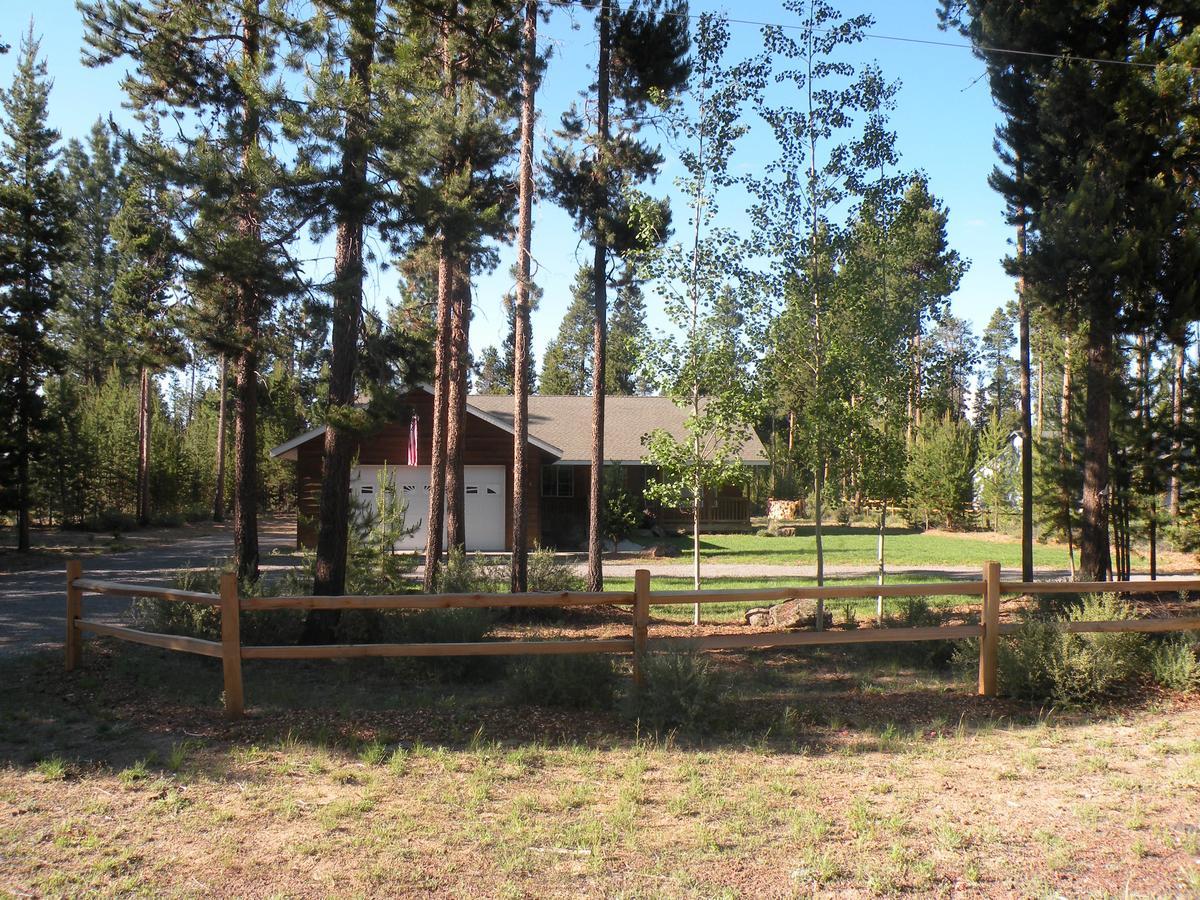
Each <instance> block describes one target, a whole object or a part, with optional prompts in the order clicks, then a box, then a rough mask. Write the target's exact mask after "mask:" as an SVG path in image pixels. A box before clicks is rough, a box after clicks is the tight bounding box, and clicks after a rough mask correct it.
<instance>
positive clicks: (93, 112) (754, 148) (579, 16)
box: [0, 0, 1013, 364]
mask: <svg viewBox="0 0 1200 900" xmlns="http://www.w3.org/2000/svg"><path fill="white" fill-rule="evenodd" d="M835 5H838V6H840V8H841V9H842V11H843V12H844V13H845V14H846V15H856V14H858V13H868V14H870V15H871V16H873V17H874V18H875V20H876V24H875V25H874V26H873V27H872V29H871V32H872V33H873V34H875V35H879V36H880V37H875V38H871V39H868V40H867V41H865V42H864V43H863V44H861V45H859V46H858V47H857V48H855V49H854V51H853V54H852V55H851V56H850V58H851V60H852V61H854V62H864V61H874V62H877V63H878V64H879V65H880V67H881V68H882V69H883V72H884V74H885V75H886V76H887V77H888V78H891V79H898V80H899V81H900V82H901V83H902V86H901V89H900V93H899V96H898V98H897V108H896V110H895V113H894V114H893V116H892V120H891V121H892V126H893V128H894V129H895V131H896V132H897V133H898V145H899V150H900V153H901V157H902V159H901V165H902V167H903V168H905V169H921V170H923V171H924V172H925V173H926V174H927V175H928V177H929V181H930V185H931V188H932V190H933V192H934V193H935V194H936V195H937V196H938V197H940V198H941V199H942V200H943V201H944V202H945V203H946V205H947V207H948V208H949V210H950V220H949V236H950V243H951V246H953V247H954V248H955V249H956V250H957V251H958V252H959V253H960V254H961V255H962V256H963V257H965V258H967V259H969V260H970V262H971V266H970V270H969V271H968V273H967V275H966V276H965V278H964V279H963V282H962V285H961V286H960V288H959V290H958V292H957V293H956V294H955V295H954V297H953V298H952V307H953V310H954V312H955V314H956V315H959V316H962V317H965V318H967V319H969V320H970V321H971V322H972V323H973V325H974V326H975V330H976V333H978V332H979V331H980V330H981V329H982V328H983V326H984V325H985V324H986V322H987V319H988V317H989V316H990V315H991V313H992V311H993V310H994V309H995V308H996V307H997V306H999V305H1001V304H1002V303H1005V302H1007V301H1008V300H1009V298H1011V297H1012V296H1013V283H1012V279H1010V278H1009V277H1008V276H1007V275H1005V274H1004V272H1003V270H1002V268H1001V264H1000V260H1001V259H1002V258H1003V257H1004V256H1005V255H1006V254H1007V253H1008V252H1010V242H1011V232H1010V229H1009V228H1008V227H1007V226H1006V225H1005V224H1004V221H1003V204H1002V203H1001V201H1000V198H999V197H998V196H997V195H996V194H995V193H994V192H993V191H992V190H991V189H990V188H989V187H988V185H987V176H988V173H989V172H990V171H991V169H992V167H993V165H994V163H995V154H994V151H993V149H992V140H993V136H994V130H995V126H996V123H997V113H996V110H995V107H994V105H993V103H992V99H991V95H990V93H989V91H988V86H987V80H986V78H981V77H980V76H981V75H982V74H983V63H982V62H981V61H979V60H977V59H976V58H975V57H974V56H972V54H971V53H970V51H969V50H966V49H960V48H955V47H944V46H932V45H927V44H917V43H908V42H904V41H896V40H887V39H884V38H883V37H882V36H890V37H900V38H909V39H916V40H932V41H942V42H951V43H960V42H961V41H960V39H959V38H958V37H957V36H956V35H951V34H946V33H944V32H940V31H938V29H937V20H936V15H935V0H898V2H869V0H861V2H853V0H842V2H840V3H838V2H837V0H835ZM3 6H4V11H5V16H4V26H3V27H4V31H3V36H4V38H5V39H6V40H8V41H9V42H12V43H14V44H15V43H16V40H17V38H18V36H19V35H18V34H17V33H16V32H18V31H24V29H25V27H26V25H27V23H28V22H29V21H30V19H31V18H32V20H33V23H34V31H35V33H36V34H39V35H41V38H42V54H43V56H44V57H45V58H46V60H47V62H48V65H49V68H50V73H51V75H52V77H53V78H54V82H55V84H54V91H53V94H52V95H51V119H52V122H53V124H54V125H55V127H57V128H58V129H60V130H61V132H62V133H63V136H64V137H72V136H79V137H82V136H83V135H85V134H86V132H87V130H88V128H89V127H90V126H91V123H92V122H93V121H95V119H96V117H97V116H101V115H107V114H108V113H109V112H110V111H115V113H116V115H117V117H118V119H121V118H124V116H123V115H122V113H121V112H120V107H121V103H122V100H123V97H122V94H121V91H120V88H119V84H118V83H119V79H120V75H121V66H120V64H117V65H114V66H110V67H108V68H105V69H101V70H90V69H86V68H84V67H83V66H82V65H81V64H80V62H79V49H80V46H81V33H82V28H81V25H80V19H79V14H78V13H77V12H76V10H75V6H74V3H73V2H72V0H36V2H35V0H3ZM705 10H713V11H723V12H726V13H727V14H729V15H730V16H731V17H732V18H734V19H746V20H755V21H769V22H775V23H779V24H798V20H797V19H796V17H795V16H792V15H790V14H788V13H787V12H786V11H785V10H784V9H783V8H782V6H781V5H780V4H778V3H774V2H768V0H744V2H742V3H739V4H737V5H736V6H729V5H727V4H722V3H716V2H712V0H692V3H691V12H692V13H693V14H695V13H699V12H701V11H705ZM573 23H574V24H576V25H578V27H577V28H573V27H572V25H573ZM730 31H731V44H730V55H731V57H732V58H741V57H743V56H749V55H750V54H752V53H754V52H755V51H757V50H758V49H759V46H760V31H759V28H758V27H757V26H754V25H750V24H739V23H737V22H733V23H731V25H730ZM541 38H542V42H543V44H544V45H548V46H551V47H552V48H553V58H552V60H551V63H550V68H549V70H548V72H547V77H546V79H545V82H544V85H543V89H542V91H541V93H540V95H539V98H538V101H539V106H540V108H541V119H540V121H539V124H538V140H539V143H540V144H541V146H542V148H544V146H545V138H546V137H547V136H548V135H549V133H550V132H552V131H553V129H554V128H555V127H557V125H558V121H559V116H560V114H561V112H562V111H563V110H564V109H565V108H566V107H567V106H568V105H569V104H570V103H571V101H572V100H573V99H575V97H576V96H577V93H578V90H579V88H580V86H582V85H586V84H587V83H588V82H589V81H590V78H591V74H590V70H589V69H588V66H589V64H590V63H591V61H592V60H593V59H594V57H595V54H596V42H595V31H594V28H593V27H592V20H591V16H590V14H588V13H586V12H584V11H583V10H580V9H574V10H570V9H569V10H556V11H555V12H554V14H553V17H552V20H551V21H550V23H548V24H546V25H543V26H542V33H541ZM14 50H15V47H14ZM14 57H15V53H10V54H9V55H8V56H3V57H0V83H3V84H5V85H7V84H8V83H9V81H10V79H11V76H12V69H13V64H14ZM750 121H751V126H752V130H751V133H750V134H749V135H748V136H747V137H746V138H744V139H743V145H742V148H741V150H740V152H739V156H738V161H739V163H740V164H741V165H744V166H751V167H752V166H754V165H756V164H758V163H759V162H761V161H762V160H764V159H765V158H766V157H767V155H768V154H770V153H771V152H773V149H774V148H773V145H772V144H771V142H770V141H769V140H766V135H765V129H762V128H761V127H758V125H757V123H755V122H754V121H753V119H752V118H751V120H750ZM539 155H540V153H539ZM673 168H674V165H673V163H672V161H671V160H670V159H668V163H667V167H666V170H665V171H664V173H663V175H662V176H661V177H660V178H659V179H658V183H657V185H655V186H654V187H653V191H654V192H655V193H657V194H669V193H671V188H672V185H671V182H672V169H673ZM722 211H723V215H724V217H725V218H724V219H723V224H727V225H730V226H731V227H735V228H736V227H740V226H741V224H742V222H743V221H744V220H743V217H742V213H741V210H739V209H736V208H735V204H733V203H731V202H730V200H726V201H725V202H724V204H723V205H722ZM684 216H685V213H684V211H683V210H682V209H680V208H679V206H678V204H676V218H677V221H681V220H682V219H683V217H684ZM534 217H535V232H534V239H533V253H534V257H535V259H536V260H537V263H538V272H537V281H538V283H539V284H540V285H541V287H542V288H543V289H544V291H545V296H544V298H543V300H542V305H541V309H540V310H539V311H538V312H536V313H535V315H534V321H533V333H534V350H535V353H536V354H537V357H538V360H539V364H540V360H541V356H542V349H543V348H544V346H545V344H546V342H547V341H548V340H549V339H550V338H552V337H553V335H554V332H555V331H556V330H557V327H558V322H559V320H560V319H561V316H562V313H563V311H564V310H565V308H566V306H567V303H568V302H569V299H570V295H569V287H570V284H571V282H572V280H573V278H574V274H575V271H576V269H577V268H578V265H579V262H580V261H581V260H583V259H584V258H586V257H588V256H589V253H588V251H589V248H588V247H586V246H583V245H580V243H579V240H578V237H577V235H576V234H575V233H574V228H573V226H572V224H571V222H570V220H569V219H568V218H567V216H566V215H565V214H564V213H563V212H562V211H561V210H559V209H557V208H555V207H554V206H553V204H551V203H549V202H547V201H542V202H539V203H538V204H537V206H536V207H535V212H534ZM328 250H329V248H328V247H323V248H318V249H317V250H316V252H315V253H314V254H313V255H314V256H317V257H324V258H328V256H329V253H328ZM512 258H513V257H512V253H511V250H509V249H508V248H505V249H504V250H503V251H502V252H501V262H500V265H499V266H498V267H497V269H496V270H495V272H494V273H492V274H491V275H487V276H483V277H481V278H480V279H478V280H477V283H476V294H475V307H476V316H475V319H474V322H473V323H472V341H471V343H472V346H473V348H474V350H475V351H476V352H477V353H478V351H479V350H481V349H482V348H483V347H485V346H487V345H488V344H493V343H499V341H500V338H501V334H502V331H503V329H504V327H505V322H504V316H503V312H502V310H501V302H500V300H501V297H502V296H503V294H504V292H505V291H506V290H508V289H510V288H511V286H512V280H511V277H510V276H509V266H510V264H511V261H512ZM325 265H327V263H326V264H325ZM321 266H322V263H321V262H318V263H316V267H315V272H316V273H321V272H322V271H323V270H322V268H321ZM370 292H371V295H372V297H371V302H373V303H375V304H382V303H383V302H385V301H386V299H387V298H389V297H392V298H394V297H395V294H396V290H395V280H394V275H393V274H392V273H390V272H384V273H382V274H377V275H375V276H374V277H373V278H372V280H371V287H370ZM646 300H647V307H648V312H649V320H650V324H651V326H652V327H656V328H662V327H666V323H665V321H664V319H663V317H662V315H661V313H660V312H659V310H658V309H657V304H656V302H655V298H654V294H653V290H652V289H650V290H647V294H646Z"/></svg>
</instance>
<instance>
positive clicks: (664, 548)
mask: <svg viewBox="0 0 1200 900" xmlns="http://www.w3.org/2000/svg"><path fill="white" fill-rule="evenodd" d="M646 555H647V556H649V557H650V558H651V559H667V558H669V557H675V556H681V555H682V553H681V551H680V549H679V548H678V547H676V546H675V545H674V544H655V545H654V546H653V547H651V548H650V549H649V550H647V551H646Z"/></svg>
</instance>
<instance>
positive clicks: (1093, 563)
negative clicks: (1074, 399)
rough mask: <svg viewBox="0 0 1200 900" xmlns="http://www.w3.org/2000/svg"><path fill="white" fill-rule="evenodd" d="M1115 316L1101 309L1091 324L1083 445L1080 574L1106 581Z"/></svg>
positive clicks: (1093, 316)
mask: <svg viewBox="0 0 1200 900" xmlns="http://www.w3.org/2000/svg"><path fill="white" fill-rule="evenodd" d="M1112 343H1113V331H1112V317H1111V315H1108V314H1107V313H1105V312H1104V311H1102V310H1100V309H1097V310H1095V312H1094V313H1093V314H1092V316H1091V318H1090V321H1089V322H1088V330H1087V343H1086V364H1087V375H1086V390H1087V398H1086V400H1085V410H1086V417H1087V423H1088V427H1087V429H1086V430H1085V435H1084V442H1083V520H1082V522H1081V523H1080V529H1079V574H1080V577H1081V578H1082V579H1083V580H1084V581H1102V580H1104V576H1105V572H1107V571H1108V562H1109V559H1108V514H1107V509H1106V505H1105V497H1106V496H1107V495H1108V490H1109V471H1110V470H1109V459H1108V450H1109V432H1110V426H1111V422H1110V419H1109V417H1110V411H1111V404H1112V367H1113V347H1112Z"/></svg>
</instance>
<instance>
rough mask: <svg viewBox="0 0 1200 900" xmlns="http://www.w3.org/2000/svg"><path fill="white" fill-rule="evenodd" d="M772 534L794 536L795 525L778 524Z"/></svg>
mask: <svg viewBox="0 0 1200 900" xmlns="http://www.w3.org/2000/svg"><path fill="white" fill-rule="evenodd" d="M774 534H775V535H776V536H777V537H795V536H796V526H795V525H780V526H779V527H778V528H775V529H774Z"/></svg>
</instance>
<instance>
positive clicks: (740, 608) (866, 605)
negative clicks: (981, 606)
mask: <svg viewBox="0 0 1200 900" xmlns="http://www.w3.org/2000/svg"><path fill="white" fill-rule="evenodd" d="M945 580H947V579H946V577H945V576H941V575H936V574H934V575H916V576H910V575H905V576H903V577H900V576H896V577H894V578H889V579H888V583H889V584H899V583H901V582H903V583H905V584H928V583H930V582H935V581H945ZM816 583H817V581H816V579H815V578H798V577H792V578H789V577H781V576H773V577H764V578H706V579H704V580H703V581H702V582H701V587H702V588H703V589H704V590H709V591H720V590H755V589H758V588H773V587H790V586H797V587H800V586H812V585H815V584H816ZM825 584H826V585H851V584H875V577H874V576H870V577H865V576H856V577H852V578H827V579H825ZM604 588H605V590H609V591H632V590H633V579H632V578H606V579H605V580H604ZM650 589H651V590H653V591H688V590H691V589H692V579H690V578H671V577H659V578H652V579H651V581H650ZM978 599H979V598H978V596H977V595H975V594H973V593H972V594H970V595H967V594H964V595H962V596H949V597H930V598H928V601H929V605H930V606H932V607H935V608H936V607H950V606H959V605H961V604H963V603H975V602H978ZM903 602H904V601H903V599H901V598H897V597H889V598H885V599H884V612H885V614H886V613H895V612H896V611H897V610H899V609H900V606H901V604H902V603H903ZM758 605H764V604H756V603H706V604H704V607H703V610H702V614H703V618H704V621H706V622H740V621H742V619H743V617H744V614H745V612H746V610H748V609H750V608H752V607H754V606H758ZM765 605H769V604H765ZM847 606H850V607H852V608H853V609H854V614H855V615H856V616H857V617H858V619H860V620H864V619H867V618H871V617H874V615H875V598H874V597H866V598H863V599H859V600H829V601H826V604H825V608H826V609H827V610H829V611H830V612H831V613H832V614H833V617H834V621H835V623H837V624H840V623H841V622H842V621H843V620H844V619H845V608H846V607H847ZM651 614H652V615H653V616H654V617H655V618H657V619H665V620H668V621H675V620H678V621H680V622H684V621H686V622H690V621H691V620H692V607H691V606H690V605H687V604H682V605H670V606H653V607H651Z"/></svg>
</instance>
